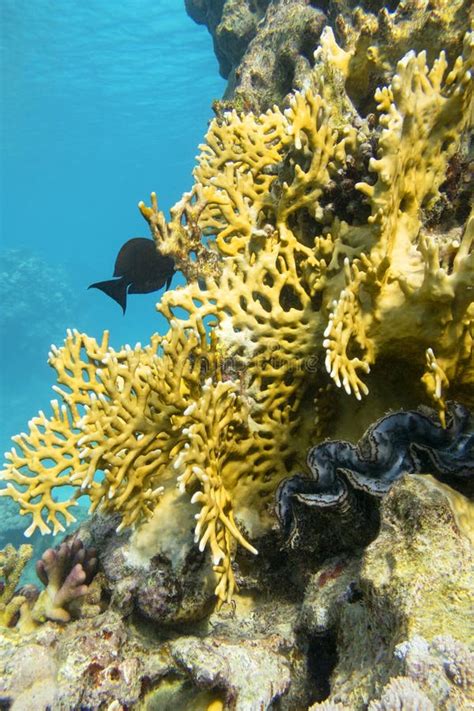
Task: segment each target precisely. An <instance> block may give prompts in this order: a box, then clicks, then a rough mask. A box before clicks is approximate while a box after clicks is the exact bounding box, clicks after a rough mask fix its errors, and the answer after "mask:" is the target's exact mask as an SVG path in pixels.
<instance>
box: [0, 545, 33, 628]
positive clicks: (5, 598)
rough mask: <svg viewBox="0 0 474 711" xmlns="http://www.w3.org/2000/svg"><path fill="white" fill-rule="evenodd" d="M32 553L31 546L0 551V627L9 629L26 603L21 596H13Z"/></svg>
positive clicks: (8, 547)
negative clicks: (0, 579) (0, 580)
mask: <svg viewBox="0 0 474 711" xmlns="http://www.w3.org/2000/svg"><path fill="white" fill-rule="evenodd" d="M32 552H33V548H32V546H29V545H22V546H20V548H19V549H18V550H16V548H14V547H13V546H12V545H10V544H9V545H7V546H6V547H5V548H3V550H0V578H2V579H3V581H2V582H1V587H0V626H1V627H10V626H11V625H12V624H14V622H15V618H16V616H17V615H18V613H19V611H20V609H21V608H22V606H23V605H24V604H25V603H26V598H25V597H24V596H23V595H15V590H16V588H17V586H18V583H19V581H20V577H21V574H22V572H23V568H24V567H25V565H26V564H27V563H28V561H29V559H30V558H31V554H32Z"/></svg>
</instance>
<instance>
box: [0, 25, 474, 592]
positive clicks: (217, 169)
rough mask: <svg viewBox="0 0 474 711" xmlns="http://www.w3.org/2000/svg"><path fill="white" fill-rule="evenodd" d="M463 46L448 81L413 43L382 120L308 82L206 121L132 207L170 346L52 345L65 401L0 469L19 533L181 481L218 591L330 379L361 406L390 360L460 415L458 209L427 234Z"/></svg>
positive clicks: (468, 89)
mask: <svg viewBox="0 0 474 711" xmlns="http://www.w3.org/2000/svg"><path fill="white" fill-rule="evenodd" d="M331 41H332V40H331V38H330V36H329V35H328V34H326V45H325V46H326V48H327V47H328V46H329V44H328V43H330V42H331ZM332 49H333V51H332V52H330V51H325V52H324V51H323V52H321V53H320V55H319V60H318V61H319V64H317V66H316V68H315V72H316V75H317V72H318V67H319V69H320V68H321V66H322V65H323V64H324V63H326V64H327V63H330V62H331V61H333V62H334V66H333V71H334V73H337V72H338V71H340V68H338V66H337V62H336V61H335V60H333V59H332V57H334V56H336V55H337V53H336V51H335V50H334V47H332ZM473 49H474V35H473V34H472V33H467V34H466V37H465V41H464V54H463V56H462V57H459V58H458V59H457V60H456V61H455V62H454V64H453V65H452V67H451V68H450V69H449V67H448V63H447V60H446V59H445V56H444V54H441V55H440V57H439V58H438V59H437V60H436V61H435V62H434V64H433V66H432V68H431V69H430V68H429V67H428V65H427V61H426V56H425V54H424V53H421V54H418V55H416V54H414V53H411V52H410V53H408V54H407V55H406V56H405V57H404V58H403V59H402V60H401V61H400V62H399V63H398V66H397V70H396V74H395V76H394V77H393V79H392V81H391V83H390V85H388V86H386V87H385V88H382V89H379V90H377V92H376V95H375V99H376V102H377V109H378V126H377V121H376V120H375V126H372V127H371V126H370V125H369V122H368V121H361V120H359V121H358V122H356V121H354V122H352V120H351V119H350V113H351V112H350V111H346V108H347V106H349V104H350V102H349V100H346V102H345V104H344V106H345V107H346V108H344V106H343V107H342V108H341V110H338V109H337V107H336V110H335V111H334V112H332V111H331V107H330V104H329V103H328V102H327V101H325V100H324V99H323V98H322V97H321V96H319V95H318V94H316V93H314V92H313V91H311V90H308V91H306V92H302V93H296V94H295V95H294V96H293V98H292V100H291V102H290V105H289V107H288V108H287V109H286V110H285V111H282V110H281V109H280V108H278V107H276V106H275V107H273V108H272V109H270V110H268V111H267V112H266V113H265V114H262V115H260V116H256V115H253V114H246V115H238V114H237V113H235V112H230V113H226V114H224V115H223V116H222V117H221V118H218V119H215V120H214V121H213V122H212V123H211V126H210V128H209V132H208V134H207V136H206V144H205V145H204V146H202V147H201V153H200V156H199V158H198V165H197V168H196V170H195V181H196V182H195V186H194V188H193V190H192V191H191V192H190V193H189V194H186V195H185V196H184V197H183V198H182V200H181V201H180V202H179V203H178V204H177V205H176V206H175V208H174V209H173V210H172V213H171V221H170V222H169V223H167V222H166V220H165V218H164V216H163V214H162V213H161V212H160V211H159V210H158V206H157V203H156V199H155V197H154V196H153V198H152V205H151V207H146V206H145V205H143V204H141V205H140V209H141V211H142V213H143V215H144V216H145V218H146V219H147V220H148V222H149V224H150V227H151V231H152V234H153V236H154V238H155V240H156V242H157V246H158V247H159V249H160V251H161V252H162V253H163V254H169V255H172V256H173V258H174V259H175V263H176V265H177V267H178V268H179V269H181V270H182V271H183V273H184V274H185V276H186V277H187V280H188V283H187V285H186V286H185V287H183V288H177V289H176V290H174V291H171V292H168V293H167V294H165V295H164V297H163V299H162V302H161V304H160V305H159V306H158V309H159V310H160V311H161V313H163V314H164V315H165V316H166V317H167V318H168V320H169V323H170V330H169V332H168V334H167V335H166V336H165V337H159V336H153V337H152V338H151V342H150V345H148V346H145V347H142V346H141V345H140V344H137V346H136V347H135V348H133V349H132V348H130V347H129V346H127V347H125V348H123V349H121V350H118V351H116V350H114V349H112V348H109V346H108V341H107V338H108V337H107V334H104V338H103V340H102V342H101V343H98V342H97V341H96V340H95V339H93V338H89V337H88V336H86V335H83V334H79V333H77V332H69V333H68V336H67V338H66V341H65V344H64V347H62V348H61V349H57V348H53V349H52V352H51V354H50V361H49V362H50V364H51V365H52V366H53V367H54V368H55V370H56V371H57V373H58V386H57V387H56V388H55V389H56V391H57V393H58V394H59V396H60V397H61V400H62V404H59V403H58V402H56V401H53V403H52V407H53V414H52V416H51V417H50V418H49V419H48V418H47V417H46V415H45V414H43V413H40V414H39V416H37V417H35V418H33V420H32V421H31V422H30V429H29V433H22V434H20V435H18V436H17V437H16V438H14V440H15V444H16V448H13V449H12V451H11V452H9V453H7V455H6V457H7V460H8V463H7V465H6V468H5V470H4V472H3V473H2V475H1V478H2V479H3V480H4V481H6V482H7V486H6V488H5V489H3V490H2V491H1V492H0V494H1V495H2V496H10V497H12V498H13V499H14V500H15V501H16V502H17V503H18V504H19V506H20V509H21V513H22V514H30V516H31V518H32V521H31V524H30V526H29V527H28V529H27V534H30V533H31V532H32V531H34V530H35V529H36V528H39V529H40V530H41V531H42V532H47V531H49V530H50V527H52V528H53V531H54V532H57V531H61V530H63V525H64V523H65V524H68V523H70V522H71V521H72V520H73V514H72V511H71V509H72V508H73V507H74V505H76V503H77V502H76V498H78V497H79V496H81V495H83V494H86V495H88V496H89V497H90V500H91V507H92V510H95V509H100V510H103V511H105V512H109V513H115V512H119V513H120V514H121V515H122V523H121V526H129V525H134V526H136V525H139V524H140V523H141V522H142V521H144V520H145V519H147V518H149V517H150V516H151V514H152V513H153V512H154V510H155V508H156V507H157V506H158V507H159V506H160V499H161V498H162V497H163V500H164V496H163V495H164V493H165V492H169V491H170V489H174V488H175V487H176V483H178V490H177V492H176V494H175V496H176V497H178V496H183V495H185V494H189V495H190V496H191V502H193V503H196V504H199V505H200V510H199V511H198V513H197V514H196V519H197V524H196V532H195V535H196V541H197V542H199V545H200V548H201V549H204V547H205V546H206V545H208V546H209V547H210V550H211V554H212V560H213V566H214V571H215V573H216V574H217V578H218V581H217V587H216V595H217V596H218V598H219V600H220V601H224V600H230V599H231V596H232V593H233V590H234V588H235V580H234V574H233V571H232V565H231V562H232V558H233V555H234V546H235V543H236V542H237V543H239V544H241V545H242V546H244V547H246V548H247V549H248V550H250V551H253V552H255V549H254V547H253V546H252V545H250V543H249V542H248V541H247V540H246V537H245V536H244V534H243V531H242V530H241V529H240V525H239V522H240V524H243V525H244V526H245V529H246V531H245V532H246V533H247V534H248V536H249V537H251V536H258V535H259V534H260V533H261V532H263V531H264V530H265V529H266V527H268V525H269V523H270V522H271V521H272V519H273V497H274V492H275V489H276V487H277V485H278V484H279V482H280V481H281V480H282V479H283V478H284V477H285V476H288V474H290V473H292V472H293V471H294V468H295V465H296V464H297V463H298V462H300V461H301V460H302V459H303V458H304V455H305V452H306V449H307V447H308V446H309V444H310V443H314V442H315V441H317V440H318V439H320V438H321V437H322V436H324V434H325V433H326V431H327V426H328V422H327V420H328V419H329V415H328V414H327V415H326V417H325V416H324V410H325V408H324V407H321V400H322V399H323V398H324V397H326V396H327V394H328V392H329V393H331V386H332V384H335V385H336V386H337V387H342V388H343V389H344V390H345V392H346V393H347V394H348V395H354V396H355V398H356V400H361V399H362V397H363V396H365V395H367V393H368V388H369V385H370V388H371V391H375V392H377V390H378V389H379V388H380V383H381V378H382V380H383V379H384V376H380V373H379V375H378V376H377V375H376V374H370V375H369V371H370V369H371V367H372V366H374V365H375V366H377V364H378V363H383V364H385V366H387V364H390V362H391V359H392V360H398V361H401V362H402V363H403V364H404V368H405V369H406V375H405V377H406V378H409V379H410V380H411V382H412V384H413V387H415V388H416V387H418V386H417V385H416V383H417V381H419V380H420V378H421V377H422V376H423V383H424V385H425V386H426V389H427V393H428V395H429V397H430V398H431V399H432V400H433V401H434V402H435V403H436V405H437V408H438V410H439V414H440V417H441V418H442V417H443V416H444V412H445V407H446V405H445V396H446V394H447V393H448V391H449V390H450V388H451V387H452V384H453V383H454V385H455V391H456V392H455V394H456V399H458V400H459V401H461V402H464V403H465V404H467V405H469V404H470V403H472V401H473V392H472V326H473V316H474V311H473V304H472V298H471V296H470V292H469V290H470V289H472V287H473V256H472V251H471V247H472V241H473V238H474V213H473V212H471V215H470V217H469V218H468V219H467V221H466V224H465V225H464V226H461V227H459V228H457V229H455V230H454V231H453V232H452V234H450V235H448V237H447V238H446V236H443V238H444V240H445V241H444V242H443V241H442V238H441V237H440V236H439V234H438V233H437V232H436V230H435V229H433V230H428V229H427V228H426V227H425V224H424V222H425V215H426V214H427V213H428V212H429V211H430V210H431V209H432V208H433V206H434V205H435V203H436V201H437V200H438V197H439V194H440V193H439V191H440V187H441V185H442V184H443V182H444V180H445V178H446V174H447V171H448V167H449V165H450V161H451V159H453V157H455V156H456V154H457V153H458V152H459V151H460V150H462V149H463V147H464V146H465V136H466V134H467V132H468V131H469V130H470V128H471V127H472V125H473V123H474V121H473V99H472V94H473V89H472V75H471V72H472V69H473V63H474V56H473V55H474V52H473ZM323 94H324V92H323ZM341 106H342V104H341ZM354 113H355V112H354V111H352V115H354ZM375 147H376V148H375ZM375 156H377V157H375ZM349 175H356V176H358V179H357V180H356V182H355V184H354V183H353V182H352V183H351V181H349V183H350V195H351V199H352V201H353V208H352V213H351V216H350V217H349V215H348V214H347V215H346V217H347V219H343V217H341V214H342V215H344V214H345V213H344V212H342V213H341V212H340V211H338V209H337V206H336V204H335V202H334V200H333V198H334V195H335V192H337V189H338V186H339V191H340V194H339V198H338V200H339V203H341V202H342V203H344V202H347V201H346V200H345V197H344V186H345V185H346V184H347V182H348V176H349ZM348 189H349V188H348ZM446 239H447V241H446ZM421 324H423V328H420V325H421ZM322 363H325V368H326V370H327V373H326V372H325V370H324V368H323V367H322ZM389 367H390V366H389ZM417 392H418V391H417ZM419 392H420V393H421V389H420V390H419ZM450 394H451V393H450ZM398 397H399V396H398ZM315 398H316V403H314V399H315ZM394 401H396V399H395V400H394ZM349 402H350V401H349V399H348V403H349ZM318 403H319V404H318ZM387 404H388V406H391V404H392V403H391V401H390V400H389V401H388V403H387V402H386V403H385V407H386V406H387ZM402 404H404V403H402ZM317 413H320V416H319V417H317V416H316V414H317ZM373 419H374V418H373V413H372V417H371V420H373ZM360 425H362V422H361V423H360ZM358 434H360V432H358ZM70 485H72V486H74V487H76V489H77V492H76V495H75V496H73V497H72V498H71V499H69V500H65V501H64V500H58V499H57V498H56V493H57V490H58V489H59V488H60V487H63V486H70ZM166 500H167V501H168V502H169V501H171V503H172V500H173V499H172V497H171V498H170V497H166ZM163 525H166V509H165V508H164V509H163Z"/></svg>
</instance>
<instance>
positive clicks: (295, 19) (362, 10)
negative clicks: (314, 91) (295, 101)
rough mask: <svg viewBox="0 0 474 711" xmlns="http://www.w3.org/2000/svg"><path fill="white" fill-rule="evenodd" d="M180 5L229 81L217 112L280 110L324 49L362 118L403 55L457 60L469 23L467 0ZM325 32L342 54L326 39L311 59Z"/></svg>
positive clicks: (308, 81)
mask: <svg viewBox="0 0 474 711" xmlns="http://www.w3.org/2000/svg"><path fill="white" fill-rule="evenodd" d="M185 4H186V9H187V11H188V13H189V15H190V16H191V17H192V18H193V20H195V21H196V22H198V23H199V24H205V25H206V26H207V28H208V30H209V32H210V33H211V35H212V38H213V41H214V50H215V53H216V56H217V59H218V61H219V69H220V72H221V74H222V76H223V77H224V78H226V79H228V87H227V90H226V93H225V99H226V100H225V101H224V102H223V103H222V104H221V102H216V107H217V108H219V107H223V108H229V107H234V108H236V109H237V110H242V109H244V110H249V109H250V110H252V111H257V112H261V111H266V110H267V109H268V108H270V107H271V106H272V105H273V104H275V103H276V104H279V105H281V103H282V102H283V101H284V100H285V99H286V98H287V97H288V95H289V94H290V92H292V91H295V90H302V89H307V88H308V87H309V86H313V87H314V80H315V77H314V76H312V71H313V69H314V66H315V63H316V64H317V63H318V62H319V61H320V60H321V59H322V55H324V53H325V52H327V51H328V52H329V53H331V54H334V56H336V55H337V60H338V64H339V68H340V69H341V70H342V71H343V74H344V81H343V84H342V85H341V86H340V90H342V91H345V92H347V95H348V96H349V97H350V100H351V101H352V102H353V103H354V105H355V106H356V107H357V109H358V110H359V111H360V112H361V113H362V114H364V115H366V114H367V113H368V112H369V111H372V110H374V108H375V103H374V101H373V95H374V92H375V90H376V88H377V87H378V86H381V85H383V84H386V83H388V82H389V81H390V80H391V78H392V76H393V73H394V70H395V67H396V64H397V62H398V60H399V59H400V58H401V57H402V56H403V55H404V54H406V53H407V52H409V51H412V50H414V51H415V52H419V51H421V50H427V54H428V61H429V62H430V63H432V62H433V60H434V59H435V58H436V56H437V54H438V51H439V49H438V48H439V47H441V46H442V47H443V49H444V50H445V51H446V53H447V56H448V59H449V60H450V61H452V60H454V59H455V58H456V56H457V55H458V54H459V53H460V50H461V46H462V37H463V34H464V32H465V31H466V28H468V27H469V22H470V20H471V21H472V18H473V14H472V10H470V8H469V4H468V3H466V2H464V0H454V1H453V2H449V0H435V1H434V2H431V3H428V2H427V0H423V1H422V2H419V0H403V1H402V2H397V3H394V2H393V3H375V2H363V3H361V2H359V0H337V1H336V0H329V1H328V2H320V3H316V2H308V0H274V1H273V2H269V0H260V1H259V2H254V1H253V0H186V2H185ZM324 27H328V28H331V30H332V33H334V35H335V38H336V40H337V43H338V45H339V46H340V49H339V48H336V47H335V45H334V44H333V43H332V42H331V41H329V42H328V43H327V45H326V48H325V49H324V50H323V52H322V55H321V52H320V53H319V55H318V54H317V55H316V58H315V56H314V53H315V51H316V50H317V49H318V46H319V44H320V42H321V32H322V30H323V28H324ZM341 50H342V51H341ZM323 63H324V61H323ZM318 71H319V70H318ZM320 76H321V78H322V79H323V80H324V82H326V83H327V82H331V83H334V82H335V83H336V84H337V83H338V82H337V79H336V78H335V76H334V75H333V74H332V73H331V71H329V72H327V69H325V68H323V67H321V74H320Z"/></svg>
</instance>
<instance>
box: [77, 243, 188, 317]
mask: <svg viewBox="0 0 474 711" xmlns="http://www.w3.org/2000/svg"><path fill="white" fill-rule="evenodd" d="M174 271H175V266H174V261H173V259H172V257H167V256H164V255H162V254H160V252H159V251H158V250H157V248H156V246H155V243H154V242H153V240H152V239H146V238H145V237H134V238H133V239H129V240H128V242H125V244H124V245H123V247H122V249H121V250H120V252H119V253H118V255H117V259H116V260H115V269H114V277H117V278H115V279H109V280H108V281H98V282H96V283H95V284H91V285H90V286H89V287H88V288H89V289H100V290H101V291H103V292H104V294H107V296H110V297H111V298H112V299H114V300H115V301H116V302H117V303H118V304H120V306H121V307H122V309H123V312H124V313H125V309H126V308H127V293H128V294H149V293H150V292H151V291H157V290H158V289H161V287H162V286H163V284H166V287H165V288H166V289H168V288H169V285H170V284H171V279H172V278H173V274H174Z"/></svg>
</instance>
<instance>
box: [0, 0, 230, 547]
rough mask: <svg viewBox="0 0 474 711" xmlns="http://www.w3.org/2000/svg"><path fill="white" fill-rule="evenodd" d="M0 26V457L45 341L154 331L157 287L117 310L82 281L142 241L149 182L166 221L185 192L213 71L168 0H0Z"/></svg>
mask: <svg viewBox="0 0 474 711" xmlns="http://www.w3.org/2000/svg"><path fill="white" fill-rule="evenodd" d="M0 28H1V29H0V39H1V95H0V102H1V107H2V108H1V134H0V140H1V163H0V177H1V183H0V189H1V198H0V204H1V212H0V220H1V223H0V272H1V276H0V304H1V306H0V329H1V330H0V345H1V349H0V408H1V409H0V447H2V449H1V452H2V453H3V452H4V451H5V450H6V449H9V448H10V446H11V442H10V437H11V436H12V435H14V434H16V433H18V432H20V431H24V430H25V429H26V428H27V423H28V420H29V419H30V418H31V417H32V416H34V415H35V414H36V413H37V412H38V410H39V409H44V410H45V411H46V412H48V408H49V401H50V400H51V399H52V398H53V397H54V393H53V391H52V390H51V386H52V385H53V384H54V383H55V373H54V371H53V370H52V369H51V368H50V367H49V366H48V365H47V356H48V350H49V348H50V345H51V343H55V344H57V345H60V344H61V343H62V341H63V339H64V337H65V334H66V329H67V328H68V327H69V328H77V329H78V330H79V331H84V332H86V333H87V334H88V335H91V336H94V337H96V338H99V337H101V335H102V332H103V330H104V329H109V331H110V333H111V344H112V345H113V346H114V347H118V346H120V345H121V344H123V343H131V344H132V345H133V344H135V343H136V342H137V341H141V342H142V343H145V342H147V340H148V338H149V336H150V334H151V333H153V332H154V331H160V332H163V331H164V330H165V326H166V324H165V322H164V319H163V318H162V317H161V316H159V315H158V314H157V313H156V311H155V303H156V302H157V300H158V299H159V296H160V292H155V293H152V294H147V295H137V296H135V297H134V298H129V300H128V307H127V313H126V315H125V317H124V316H123V315H122V312H121V309H120V307H119V306H118V305H117V304H116V303H115V302H114V301H112V300H111V299H109V298H107V297H106V296H105V295H104V294H102V293H101V292H99V291H97V290H90V291H88V290H87V286H88V285H89V284H90V283H91V282H94V281H100V280H103V279H108V278H110V277H111V276H112V273H113V266H114V261H115V257H116V254H117V252H118V250H119V248H120V247H121V245H122V244H123V243H124V242H126V241H127V240H128V239H129V238H131V237H136V236H143V237H148V236H149V229H148V225H147V224H146V222H145V221H144V220H143V218H142V216H141V214H140V212H139V211H138V209H137V204H138V202H139V201H140V200H144V201H145V202H147V201H148V199H149V194H150V192H151V191H155V192H156V193H157V195H158V197H159V203H160V207H161V208H162V209H163V210H164V211H165V213H166V214H167V213H168V210H169V208H170V207H171V206H172V205H173V204H174V203H175V202H176V201H177V200H178V199H179V198H180V197H181V195H182V193H183V192H185V191H187V190H189V189H190V187H191V185H192V175H191V171H192V169H193V166H194V158H195V155H196V154H197V150H198V148H197V147H198V145H199V143H200V142H201V141H202V139H203V136H204V134H205V132H206V127H207V123H208V121H209V120H210V118H211V117H212V108H211V104H212V100H213V99H215V98H220V97H221V95H222V93H223V89H224V80H223V79H221V78H220V77H219V73H218V66H217V60H216V58H215V56H214V53H213V49H212V40H211V37H210V35H209V34H208V33H207V30H206V29H205V28H204V27H199V26H197V25H196V24H195V23H194V22H193V21H192V20H191V19H190V18H189V17H188V16H187V15H186V12H185V9H184V2H179V1H178V0H114V2H105V0H62V1H61V2H51V1H50V0H36V1H35V2H30V0H2V2H1V3H0ZM12 250H13V251H12ZM179 280H180V276H179V275H177V276H175V280H174V282H173V283H174V284H177V283H179ZM2 459H3V457H2ZM4 506H5V499H0V507H1V508H0V548H1V547H2V545H5V543H6V542H8V541H6V540H5V537H6V536H5V531H4V535H3V536H2V526H3V522H4V518H5V517H4V516H3V515H2V514H3V507H4ZM10 508H11V507H10ZM23 523H24V521H23ZM13 542H14V543H16V544H18V542H19V541H13Z"/></svg>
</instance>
